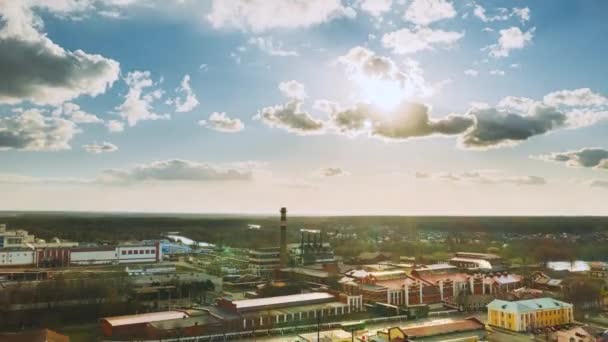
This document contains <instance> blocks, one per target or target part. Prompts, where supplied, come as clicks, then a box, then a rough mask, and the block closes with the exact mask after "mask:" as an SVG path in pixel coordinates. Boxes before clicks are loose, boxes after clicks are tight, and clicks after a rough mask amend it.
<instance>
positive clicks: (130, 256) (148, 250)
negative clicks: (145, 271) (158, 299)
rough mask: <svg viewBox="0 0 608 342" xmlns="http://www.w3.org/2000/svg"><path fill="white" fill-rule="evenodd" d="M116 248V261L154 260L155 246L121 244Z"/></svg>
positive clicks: (124, 262)
mask: <svg viewBox="0 0 608 342" xmlns="http://www.w3.org/2000/svg"><path fill="white" fill-rule="evenodd" d="M116 249H117V255H118V262H119V263H121V264H126V263H136V262H156V253H157V249H156V246H121V247H117V248H116Z"/></svg>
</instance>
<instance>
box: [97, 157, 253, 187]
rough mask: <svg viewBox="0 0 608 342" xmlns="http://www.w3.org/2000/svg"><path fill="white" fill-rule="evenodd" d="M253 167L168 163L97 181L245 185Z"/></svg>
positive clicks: (107, 173) (111, 171)
mask: <svg viewBox="0 0 608 342" xmlns="http://www.w3.org/2000/svg"><path fill="white" fill-rule="evenodd" d="M257 167H258V165H257V164H255V163H234V164H226V165H217V164H211V163H200V162H195V161H190V160H181V159H170V160H163V161H157V162H153V163H149V164H141V165H137V166H135V167H132V168H127V169H109V170H104V171H103V173H102V174H101V176H100V177H99V180H100V181H102V182H104V183H133V182H166V181H186V182H188V181H189V182H207V181H247V180H251V179H252V178H253V173H254V170H255V169H256V168H257Z"/></svg>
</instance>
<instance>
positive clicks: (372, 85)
mask: <svg viewBox="0 0 608 342" xmlns="http://www.w3.org/2000/svg"><path fill="white" fill-rule="evenodd" d="M357 83H358V85H359V88H360V92H361V97H362V99H363V100H364V101H365V102H368V103H371V104H373V105H375V106H377V107H379V108H380V109H384V110H391V109H394V108H395V107H397V106H398V105H399V104H400V103H401V102H402V101H403V100H404V98H405V97H407V94H405V92H404V89H403V88H402V87H401V86H400V85H399V83H398V82H396V81H387V80H379V79H370V78H367V79H366V80H361V81H360V82H357Z"/></svg>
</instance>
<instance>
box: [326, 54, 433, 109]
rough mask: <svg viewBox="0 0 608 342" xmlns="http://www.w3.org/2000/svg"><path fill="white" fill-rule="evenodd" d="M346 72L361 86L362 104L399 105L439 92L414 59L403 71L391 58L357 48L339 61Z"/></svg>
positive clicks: (406, 63) (406, 62)
mask: <svg viewBox="0 0 608 342" xmlns="http://www.w3.org/2000/svg"><path fill="white" fill-rule="evenodd" d="M338 63H339V64H341V65H343V66H344V67H345V69H346V74H347V77H348V78H349V79H350V80H351V81H352V82H353V83H354V84H355V85H356V86H357V87H358V90H359V92H360V96H359V97H360V98H361V100H362V101H368V102H376V101H378V100H381V102H383V103H376V104H380V105H384V104H389V105H391V106H394V105H398V104H399V102H401V101H404V100H409V101H411V100H412V99H416V98H424V97H428V96H430V95H432V94H433V92H434V91H435V90H434V89H433V87H432V86H429V85H428V84H427V83H426V81H425V79H424V76H423V71H422V69H421V68H420V66H419V65H418V63H416V62H415V61H413V60H406V61H405V63H404V67H403V68H399V66H397V63H396V62H395V61H394V60H392V59H391V58H389V57H385V56H380V55H377V54H376V53H375V52H373V51H371V50H369V49H367V48H364V47H361V46H357V47H354V48H352V49H350V50H349V51H348V52H347V53H346V54H345V55H343V56H340V57H339V58H338Z"/></svg>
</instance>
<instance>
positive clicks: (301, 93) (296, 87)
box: [279, 80, 308, 100]
mask: <svg viewBox="0 0 608 342" xmlns="http://www.w3.org/2000/svg"><path fill="white" fill-rule="evenodd" d="M279 90H280V91H281V94H283V96H285V97H287V98H290V99H299V100H303V99H305V98H306V97H307V96H308V95H307V94H306V88H305V87H304V85H303V84H302V83H300V82H298V81H296V80H290V81H284V82H281V83H279Z"/></svg>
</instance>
